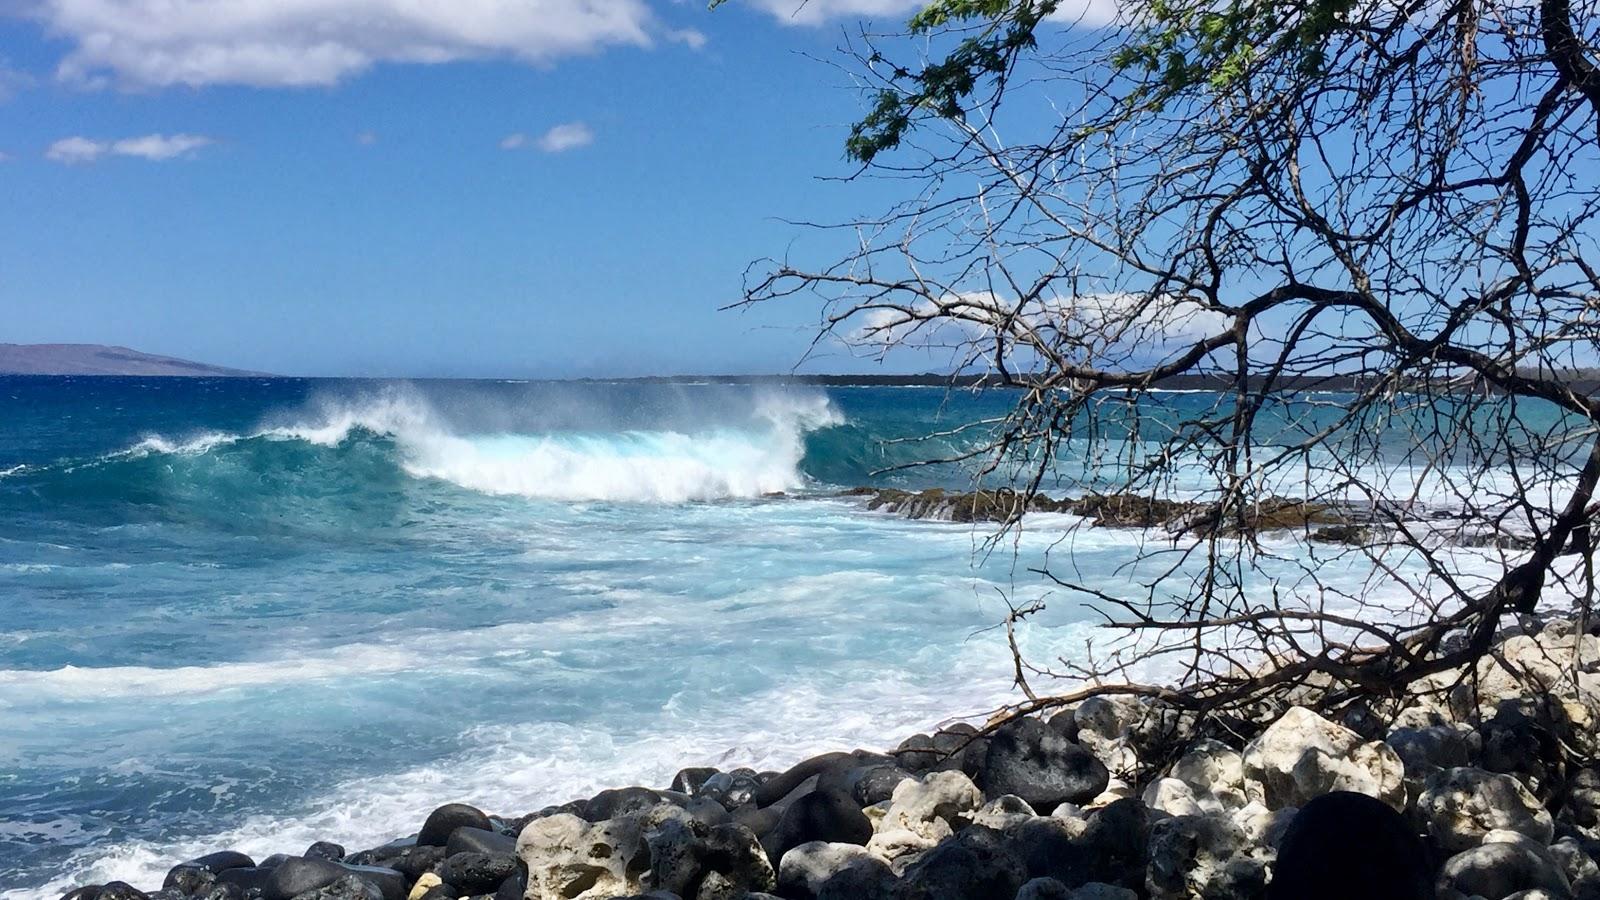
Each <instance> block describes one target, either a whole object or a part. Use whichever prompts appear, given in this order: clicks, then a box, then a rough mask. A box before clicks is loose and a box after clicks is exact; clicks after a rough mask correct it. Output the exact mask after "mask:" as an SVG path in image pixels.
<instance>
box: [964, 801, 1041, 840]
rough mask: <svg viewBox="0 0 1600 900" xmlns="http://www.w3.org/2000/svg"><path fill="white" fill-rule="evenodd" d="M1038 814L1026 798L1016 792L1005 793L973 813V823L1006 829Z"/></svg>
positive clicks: (995, 828)
mask: <svg viewBox="0 0 1600 900" xmlns="http://www.w3.org/2000/svg"><path fill="white" fill-rule="evenodd" d="M1037 816H1038V813H1036V812H1034V810H1033V807H1031V806H1029V805H1028V802H1027V801H1026V800H1023V799H1022V798H1021V797H1018V796H1016V795H1015V794H1005V795H1002V796H999V797H996V798H994V799H993V800H990V801H989V802H988V803H985V804H984V805H983V806H981V807H979V808H978V811H977V812H975V813H973V814H972V824H974V825H983V826H986V827H989V828H993V829H994V830H996V831H1005V830H1007V829H1009V828H1011V827H1012V826H1014V825H1017V824H1019V823H1021V822H1024V821H1027V820H1028V819H1032V818H1035V817H1037Z"/></svg>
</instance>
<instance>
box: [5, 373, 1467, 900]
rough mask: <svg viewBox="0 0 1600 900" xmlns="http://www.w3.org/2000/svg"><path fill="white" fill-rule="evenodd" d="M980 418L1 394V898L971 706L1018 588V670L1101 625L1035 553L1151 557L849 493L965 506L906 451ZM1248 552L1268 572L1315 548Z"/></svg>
mask: <svg viewBox="0 0 1600 900" xmlns="http://www.w3.org/2000/svg"><path fill="white" fill-rule="evenodd" d="M1007 399H1008V398H1007V396H1006V395H1004V394H1003V393H997V392H996V393H987V394H981V395H975V394H961V393H956V394H949V393H947V392H945V391H942V390H939V389H925V390H918V389H903V388H836V389H829V390H826V391H824V390H821V389H818V388H813V387H803V386H797V387H736V386H727V385H661V384H559V383H557V384H551V383H531V384H529V383H503V382H417V383H380V382H327V381H300V380H285V379H218V380H211V379H174V380H159V379H158V380H138V379H45V378H0V597H4V598H6V602H5V603H4V604H3V607H0V771H4V772H7V773H9V774H8V777H6V778H0V808H4V809H6V810H7V811H8V815H7V817H6V819H5V820H4V821H3V822H0V896H3V897H5V898H7V900H13V898H14V900H22V898H30V900H31V898H42V897H54V896H57V895H59V894H60V893H61V892H63V891H64V890H65V889H67V888H69V887H71V886H72V885H74V884H79V883H85V882H105V881H110V880H123V881H128V882H132V883H135V884H149V883H159V882H160V880H161V876H162V874H163V873H164V872H165V869H166V868H167V866H169V865H170V864H171V862H172V861H173V860H175V859H181V858H184V857H186V856H190V855H193V854H197V853H200V852H205V851H210V850H214V849H217V848H219V847H230V848H234V849H238V850H242V851H245V852H248V853H251V854H253V855H256V856H258V857H260V856H265V855H270V854H272V853H276V852H291V853H298V852H300V851H303V850H304V849H305V846H306V845H307V844H309V843H310V842H312V841H313V840H320V839H331V840H336V841H340V842H342V843H344V844H345V845H346V846H348V847H350V848H352V849H356V848H360V847H364V846H369V845H375V844H378V843H382V842H384V841H386V840H388V839H390V838H392V837H394V836H396V835H399V834H404V833H406V832H408V831H409V830H411V829H412V828H414V827H415V825H416V823H417V822H420V821H421V818H422V816H423V815H424V814H425V813H426V812H427V811H428V810H429V809H431V808H433V807H434V806H437V805H439V804H441V803H444V802H449V801H457V800H459V801H467V802H472V803H476V804H478V805H480V806H483V807H485V808H487V809H489V810H491V811H493V812H497V813H504V814H508V815H520V814H522V813H525V812H529V811H532V810H535V809H538V808H541V807H543V806H546V805H550V804H556V803H561V802H565V801H567V800H570V799H572V798H574V797H579V796H587V795H589V794H592V793H594V792H595V791H597V790H599V789H601V788H604V787H609V786H615V785H621V784H635V783H637V784H646V785H656V786H664V785H665V784H666V783H667V782H668V781H669V780H670V779H671V777H672V774H673V773H674V772H675V771H676V770H678V769H679V768H682V767H685V766H691V765H719V766H725V767H727V766H738V765H748V766H752V767H756V768H778V767H782V766H784V765H786V764H788V763H791V762H793V761H795V760H798V759H800V758H803V757H805V756H809V755H812V754H814V753H816V752H819V751H825V750H834V749H850V748H853V747H858V746H864V747H870V748H880V747H882V746H884V745H885V744H887V743H892V742H894V741H897V740H898V739H899V738H900V737H902V736H904V735H906V734H909V733H912V732H914V731H917V730H923V729H927V728H929V727H930V726H933V725H936V724H938V723H941V722H947V721H950V720H952V719H955V718H960V717H981V716H982V715H984V714H985V713H986V712H988V711H989V710H992V709H993V708H994V707H995V706H997V705H998V704H1000V703H1003V702H1006V701H1007V700H1012V699H1015V695H1014V694H1013V693H1012V689H1011V687H1010V678H1009V667H1010V657H1009V653H1008V651H1007V649H1006V647H1005V644H1004V639H1003V637H1001V636H998V635H997V634H996V633H995V632H994V631H992V630H991V626H993V625H995V624H996V623H997V622H998V621H1000V620H1001V618H1002V617H1003V616H1004V614H1005V611H1006V610H1007V608H1008V607H1007V603H1008V601H1027V600H1032V599H1044V600H1045V601H1046V604H1047V605H1046V610H1045V612H1044V613H1043V614H1041V615H1040V616H1038V617H1037V618H1035V619H1034V620H1032V621H1030V622H1029V623H1028V624H1027V626H1026V627H1025V628H1024V629H1023V630H1022V632H1021V634H1020V640H1021V641H1022V642H1023V645H1024V648H1025V649H1026V650H1027V651H1028V652H1030V653H1031V654H1036V655H1037V656H1038V657H1039V658H1051V657H1053V656H1059V655H1062V654H1070V653H1073V652H1078V648H1081V647H1083V645H1084V642H1085V640H1086V639H1088V638H1089V637H1090V636H1091V635H1092V634H1093V622H1094V621H1095V619H1094V616H1093V615H1092V614H1091V613H1090V612H1089V611H1088V610H1086V609H1084V608H1082V607H1081V606H1080V605H1078V604H1077V602H1076V601H1075V600H1071V599H1068V598H1065V597H1062V596H1061V595H1060V594H1058V593H1057V594H1052V593H1051V592H1050V591H1049V590H1048V589H1047V587H1046V586H1045V585H1043V584H1041V583H1040V580H1039V579H1038V578H1037V577H1036V576H1035V575H1033V574H1032V573H1031V572H1030V570H1031V569H1033V568H1036V567H1038V566H1039V565H1041V564H1042V563H1043V562H1044V561H1045V560H1046V559H1047V558H1050V559H1053V560H1054V561H1056V562H1057V563H1059V562H1060V561H1061V560H1062V559H1063V558H1064V557H1063V554H1064V553H1067V552H1069V551H1070V554H1071V555H1070V560H1071V565H1072V566H1074V567H1075V569H1076V570H1077V572H1078V573H1079V574H1080V575H1081V576H1082V577H1084V578H1086V579H1095V578H1098V579H1134V578H1138V577H1141V575H1147V574H1150V573H1148V572H1141V571H1140V570H1139V568H1138V566H1137V565H1135V564H1134V560H1135V558H1136V556H1137V555H1138V552H1139V548H1140V546H1141V542H1142V541H1145V540H1148V536H1144V535H1140V534H1137V533H1129V532H1122V531H1117V530H1114V529H1076V528H1074V525H1075V524H1076V522H1077V520H1075V519H1073V518H1072V517H1068V516H1033V517H1030V518H1029V519H1028V521H1027V522H1026V523H1025V527H1024V528H1023V529H1022V531H1021V533H1020V535H1018V536H1017V537H1016V540H1015V541H1014V542H1009V543H1007V544H1006V545H1005V546H1004V547H1003V548H998V549H997V548H996V547H994V546H992V545H990V544H989V543H988V542H987V540H986V539H987V537H988V532H987V530H986V527H985V526H981V525H980V526H972V525H959V524H952V523H946V522H931V521H911V520H907V519H903V518H899V517H896V516H892V515H887V514H883V513H875V512H870V511H868V510H867V509H866V508H865V506H864V505H863V504H862V503H861V502H860V501H859V500H855V499H852V498H848V497H841V496H839V493H840V491H841V489H845V488H851V487H856V486H860V485H874V486H881V487H909V488H922V487H946V488H962V487H967V486H969V485H970V479H971V470H970V469H969V468H965V467H962V466H956V465H946V466H931V467H914V468H899V467H898V465H899V464H903V463H907V462H911V461H914V460H916V459H925V458H930V457H939V456H955V455H960V454H961V453H962V452H964V451H965V450H968V449H971V447H972V446H973V443H972V442H974V441H976V440H980V439H981V433H975V432H967V431H962V430H961V429H960V428H959V427H958V426H962V425H967V424H970V423H974V422H979V421H983V420H987V419H992V418H993V417H995V416H996V415H998V414H999V413H1000V412H1002V411H1003V410H1004V408H1005V404H1006V402H1007ZM1201 399H1203V398H1195V397H1188V396H1184V395H1174V396H1173V397H1172V398H1171V402H1173V403H1175V404H1180V405H1181V404H1184V403H1193V402H1200V400H1201ZM930 433H941V434H943V435H945V436H944V437H941V438H939V439H937V440H934V441H931V442H909V443H908V442H906V441H907V439H909V438H913V437H916V436H918V435H926V434H930ZM1072 465H1073V464H1071V462H1070V461H1069V465H1068V468H1067V475H1069V476H1072V477H1075V478H1076V483H1078V484H1080V485H1092V484H1093V483H1094V479H1095V478H1096V477H1098V476H1097V475H1096V474H1095V472H1094V471H1093V468H1092V467H1091V466H1089V465H1088V464H1087V463H1085V464H1083V465H1081V466H1078V467H1077V468H1073V467H1072ZM1396 472H1397V475H1396V477H1397V478H1400V479H1402V480H1403V479H1404V478H1405V477H1406V476H1405V474H1404V473H1405V467H1404V465H1397V467H1396ZM1418 483H1420V482H1418ZM1176 490H1177V491H1179V492H1181V491H1182V490H1183V486H1182V485H1178V486H1177V487H1176ZM1267 549H1268V550H1269V551H1270V552H1272V553H1278V554H1280V555H1281V557H1282V559H1281V561H1280V562H1273V561H1272V560H1271V559H1270V558H1269V559H1268V560H1267V561H1266V562H1265V565H1266V568H1267V574H1268V575H1269V576H1270V575H1272V574H1273V573H1274V572H1278V573H1281V575H1282V578H1283V585H1284V586H1285V587H1288V588H1290V589H1292V587H1293V585H1294V584H1295V583H1296V579H1300V578H1303V569H1302V568H1301V564H1302V563H1304V562H1305V560H1304V559H1303V558H1302V557H1301V556H1299V554H1304V553H1314V552H1317V551H1316V550H1315V549H1314V548H1305V547H1303V546H1301V545H1298V544H1294V543H1292V542H1289V541H1287V540H1282V541H1278V540H1276V539H1269V540H1268V542H1267ZM1462 552H1463V553H1465V552H1466V551H1462ZM1475 552H1480V553H1481V552H1482V551H1475ZM1270 555H1271V553H1269V556H1270ZM1463 565H1466V566H1468V567H1470V560H1464V561H1463ZM1275 566H1276V567H1277V568H1276V569H1275V568H1274V567H1275ZM1370 574H1371V572H1370V567H1369V568H1368V569H1365V570H1364V569H1363V568H1362V567H1361V566H1359V565H1356V564H1355V563H1354V561H1352V560H1349V559H1348V558H1343V557H1339V556H1330V558H1329V559H1327V560H1326V561H1324V562H1322V564H1321V565H1320V570H1319V575H1320V576H1321V577H1322V578H1324V579H1325V580H1327V581H1328V582H1329V583H1331V584H1334V585H1337V586H1342V587H1344V588H1345V589H1346V590H1348V591H1349V592H1350V593H1351V594H1352V595H1358V594H1359V593H1360V592H1361V591H1362V590H1363V589H1364V586H1365V585H1366V584H1367V583H1368V579H1369V577H1370ZM1148 674H1149V675H1150V677H1159V676H1160V673H1159V672H1150V673H1148Z"/></svg>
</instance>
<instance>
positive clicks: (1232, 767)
mask: <svg viewBox="0 0 1600 900" xmlns="http://www.w3.org/2000/svg"><path fill="white" fill-rule="evenodd" d="M1170 775H1171V777H1172V778H1175V779H1177V780H1178V781H1181V782H1183V783H1184V784H1186V785H1188V786H1189V790H1190V792H1191V793H1192V794H1193V795H1194V799H1195V803H1196V805H1198V806H1199V807H1200V808H1201V809H1203V810H1205V811H1206V812H1210V813H1217V812H1224V811H1229V810H1236V809H1240V808H1242V807H1243V806H1244V805H1245V804H1246V803H1247V802H1248V798H1246V797H1245V793H1244V757H1243V756H1241V755H1240V754H1239V751H1237V750H1235V749H1233V748H1232V747H1229V746H1228V745H1227V744H1224V743H1222V742H1221V741H1216V740H1211V739H1209V738H1207V739H1204V740H1200V741H1196V742H1195V743H1193V744H1191V745H1190V746H1189V749H1188V750H1187V751H1185V753H1184V754H1183V756H1181V757H1179V759H1178V761H1177V762H1176V763H1174V764H1173V766H1172V772H1171V773H1170ZM1148 802H1149V801H1146V803H1148Z"/></svg>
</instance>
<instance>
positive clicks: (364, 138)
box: [356, 131, 378, 147]
mask: <svg viewBox="0 0 1600 900" xmlns="http://www.w3.org/2000/svg"><path fill="white" fill-rule="evenodd" d="M377 142H378V134H377V132H375V131H363V132H361V133H360V134H358V135H356V143H358V144H360V145H361V146H363V147H371V146H372V145H373V144H376V143H377Z"/></svg>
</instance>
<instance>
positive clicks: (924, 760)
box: [894, 734, 941, 775]
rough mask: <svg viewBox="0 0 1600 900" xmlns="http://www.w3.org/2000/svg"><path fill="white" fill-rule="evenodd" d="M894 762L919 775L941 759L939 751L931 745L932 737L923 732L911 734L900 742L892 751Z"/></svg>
mask: <svg viewBox="0 0 1600 900" xmlns="http://www.w3.org/2000/svg"><path fill="white" fill-rule="evenodd" d="M894 758H895V762H897V763H899V764H900V766H901V767H902V768H904V769H905V770H906V771H908V772H915V773H916V774H918V775H921V774H922V773H924V772H927V771H928V770H929V769H932V768H933V767H934V766H936V765H938V764H939V761H940V759H941V757H940V755H939V751H938V749H937V748H936V747H934V745H933V738H931V737H928V736H927V735H925V734H913V735H912V736H911V737H908V738H906V739H905V740H903V741H901V742H900V746H898V747H896V748H895V751H894Z"/></svg>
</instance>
